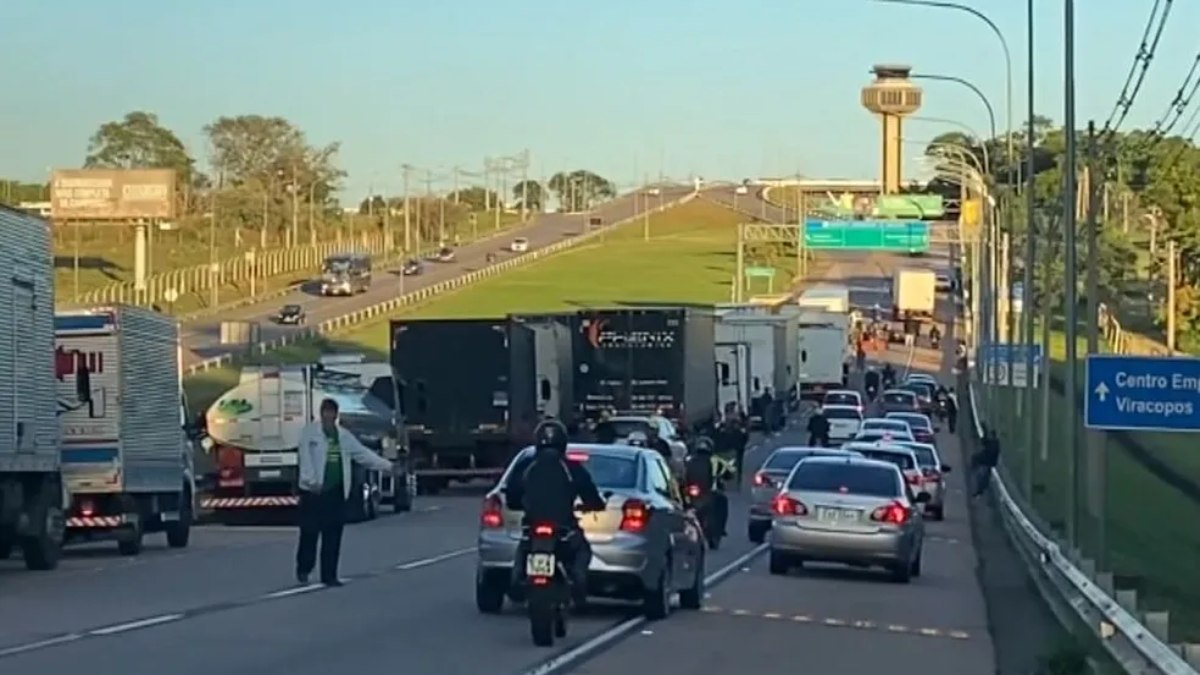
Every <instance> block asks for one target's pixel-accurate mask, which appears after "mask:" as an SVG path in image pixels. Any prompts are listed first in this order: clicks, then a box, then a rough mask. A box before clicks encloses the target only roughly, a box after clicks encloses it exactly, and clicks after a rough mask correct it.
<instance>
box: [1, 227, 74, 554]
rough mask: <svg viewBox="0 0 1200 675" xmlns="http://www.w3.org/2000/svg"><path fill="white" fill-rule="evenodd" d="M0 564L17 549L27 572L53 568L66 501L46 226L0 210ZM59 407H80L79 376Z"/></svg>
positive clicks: (50, 255)
mask: <svg viewBox="0 0 1200 675" xmlns="http://www.w3.org/2000/svg"><path fill="white" fill-rule="evenodd" d="M0 228H3V229H4V237H3V240H2V243H0V266H2V267H3V268H4V269H5V270H6V272H5V278H4V281H3V282H0V305H2V306H3V307H5V308H7V309H6V311H4V312H0V334H2V335H3V337H4V340H5V342H6V344H7V347H6V349H5V350H4V352H3V353H2V354H0V559H3V558H7V557H8V556H9V555H10V553H11V552H12V551H13V550H14V549H18V548H19V549H20V551H21V553H22V555H23V556H24V559H25V566H26V567H27V568H29V569H35V570H48V569H53V568H54V567H56V566H57V565H58V560H59V557H60V554H61V550H62V542H63V536H64V528H65V523H64V515H63V509H64V505H65V503H66V500H67V497H66V492H65V489H64V485H63V482H62V473H61V462H62V455H61V452H60V438H61V429H60V424H59V419H58V415H57V411H58V410H59V407H60V406H59V400H58V388H57V386H56V378H55V371H56V359H55V354H54V257H53V253H52V250H51V238H50V224H49V223H48V222H46V221H45V220H43V219H42V218H39V217H37V216H33V215H30V214H27V213H24V212H22V211H17V210H15V209H10V208H8V207H6V206H3V205H0ZM76 382H77V383H78V385H79V388H78V389H77V390H75V391H72V392H69V393H70V396H69V397H68V399H67V400H66V401H63V402H62V403H64V404H65V405H68V406H78V405H85V404H86V402H87V401H86V399H87V396H88V393H89V391H90V388H89V386H88V385H89V382H88V375H87V374H86V371H84V372H82V373H81V376H80V377H78V378H77V379H76Z"/></svg>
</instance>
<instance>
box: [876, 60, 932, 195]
mask: <svg viewBox="0 0 1200 675" xmlns="http://www.w3.org/2000/svg"><path fill="white" fill-rule="evenodd" d="M871 72H872V73H874V74H875V81H874V82H872V83H871V84H868V85H867V86H865V87H863V88H862V104H863V107H864V108H866V109H867V110H869V111H871V112H873V113H875V114H876V115H879V117H880V119H881V120H882V122H883V163H882V167H881V168H882V173H881V174H880V179H881V182H882V183H883V194H887V195H890V194H896V193H897V192H899V191H900V183H901V175H900V166H901V161H900V157H901V155H900V153H901V152H902V148H901V139H902V134H901V133H900V127H901V118H903V117H906V116H908V115H911V114H913V113H915V112H916V111H917V109H918V108H920V107H921V88H920V87H918V86H917V85H915V84H913V83H912V80H909V79H908V74H909V73H910V72H912V68H910V67H909V66H875V67H874V68H872V69H871Z"/></svg>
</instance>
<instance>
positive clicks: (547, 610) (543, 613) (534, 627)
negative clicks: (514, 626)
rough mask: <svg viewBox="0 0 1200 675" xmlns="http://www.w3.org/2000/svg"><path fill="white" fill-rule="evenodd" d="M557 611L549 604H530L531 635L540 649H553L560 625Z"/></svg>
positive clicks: (539, 602) (541, 602) (536, 602)
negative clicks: (555, 635) (557, 624)
mask: <svg viewBox="0 0 1200 675" xmlns="http://www.w3.org/2000/svg"><path fill="white" fill-rule="evenodd" d="M557 614H558V612H557V609H556V608H555V607H554V605H552V604H551V603H549V602H545V601H536V600H535V601H532V602H530V603H529V634H530V636H531V637H532V638H533V644H535V645H537V646H538V647H553V646H554V634H555V632H557V631H556V628H557V626H556V625H555V624H556V623H558V616H557Z"/></svg>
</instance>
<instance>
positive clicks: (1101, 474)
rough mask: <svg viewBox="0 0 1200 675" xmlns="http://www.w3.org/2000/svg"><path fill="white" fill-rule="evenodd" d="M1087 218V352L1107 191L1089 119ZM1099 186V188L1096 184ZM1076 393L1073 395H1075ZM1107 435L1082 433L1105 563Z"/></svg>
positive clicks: (1095, 332) (1093, 346) (1094, 348)
mask: <svg viewBox="0 0 1200 675" xmlns="http://www.w3.org/2000/svg"><path fill="white" fill-rule="evenodd" d="M1087 144H1088V147H1087V155H1088V168H1087V220H1086V221H1084V227H1085V228H1086V236H1087V276H1086V278H1085V284H1086V293H1087V353H1088V354H1098V353H1099V352H1100V325H1099V323H1100V302H1099V297H1098V296H1099V293H1100V275H1099V273H1098V271H1097V268H1098V267H1099V266H1100V251H1099V245H1100V233H1099V224H1098V223H1097V222H1096V221H1097V216H1098V212H1099V208H1098V207H1099V203H1098V202H1099V200H1100V198H1101V195H1102V194H1103V191H1104V185H1105V177H1104V170H1103V168H1102V167H1101V166H1100V162H1099V153H1098V149H1097V147H1096V123H1095V122H1094V121H1090V120H1089V121H1088V128H1087ZM1097 186H1099V187H1097ZM1073 397H1074V396H1072V398H1073ZM1077 423H1078V422H1077ZM1105 438H1106V436H1105V434H1104V432H1101V431H1094V430H1091V429H1088V430H1085V431H1084V434H1083V458H1084V467H1085V470H1086V474H1085V475H1086V476H1087V485H1088V491H1087V506H1088V511H1089V513H1090V514H1091V516H1092V519H1093V526H1094V528H1095V533H1096V551H1095V558H1096V561H1097V563H1099V564H1100V565H1102V566H1103V565H1104V563H1105V561H1106V553H1105V552H1106V550H1107V542H1106V537H1105V534H1106V531H1107V529H1108V528H1107V522H1106V521H1107V518H1106V514H1105V506H1106V504H1105V501H1106V498H1107V478H1108V476H1107V473H1108V472H1107V470H1106V469H1107V461H1108V460H1107V458H1106V454H1107V453H1106V452H1105V447H1104V445H1105V443H1104V441H1105Z"/></svg>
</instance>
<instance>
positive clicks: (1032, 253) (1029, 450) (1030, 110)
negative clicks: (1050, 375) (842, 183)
mask: <svg viewBox="0 0 1200 675" xmlns="http://www.w3.org/2000/svg"><path fill="white" fill-rule="evenodd" d="M1025 13H1026V44H1025V51H1026V61H1027V68H1028V70H1027V72H1026V74H1025V86H1026V92H1025V99H1026V113H1027V116H1028V119H1027V120H1026V124H1027V128H1026V130H1025V273H1024V275H1023V276H1022V277H1021V279H1022V281H1021V283H1022V285H1023V288H1022V292H1023V293H1024V294H1025V297H1024V298H1023V299H1022V300H1021V342H1022V343H1024V344H1025V410H1026V411H1027V413H1026V414H1025V416H1024V418H1025V419H1024V423H1025V453H1026V454H1025V461H1024V462H1023V463H1022V465H1021V469H1022V474H1023V475H1022V479H1023V480H1022V482H1023V483H1024V486H1025V498H1026V499H1028V500H1030V501H1031V502H1032V500H1033V482H1034V471H1033V466H1034V462H1035V461H1036V459H1035V457H1034V453H1033V433H1034V429H1033V407H1034V399H1035V398H1036V391H1037V383H1036V382H1034V377H1033V374H1034V370H1035V359H1034V355H1033V313H1034V309H1033V306H1032V305H1033V303H1032V302H1031V300H1032V299H1033V298H1034V292H1033V266H1034V265H1036V264H1037V237H1038V232H1037V229H1036V223H1037V220H1036V219H1035V218H1034V217H1033V211H1034V208H1036V198H1035V195H1034V188H1035V181H1034V161H1033V150H1034V143H1035V139H1034V122H1035V119H1034V118H1035V113H1034V106H1033V96H1034V87H1033V77H1034V70H1033V59H1034V43H1033V0H1027V1H1026V3H1025ZM1042 281H1043V283H1044V285H1045V286H1046V287H1045V288H1042V291H1041V293H1040V294H1039V296H1040V298H1041V300H1042V302H1046V301H1047V294H1048V293H1049V290H1050V289H1049V284H1048V283H1045V282H1046V281H1047V280H1046V279H1043V280H1042ZM1042 351H1043V353H1044V354H1046V355H1047V357H1048V355H1049V353H1050V345H1048V344H1043V345H1042ZM1047 365H1048V364H1046V363H1043V364H1041V367H1043V368H1045V367H1046V366H1047ZM1048 413H1049V411H1048V410H1046V409H1043V410H1041V412H1040V415H1041V416H1042V417H1045V416H1046V415H1047V414H1048Z"/></svg>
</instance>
